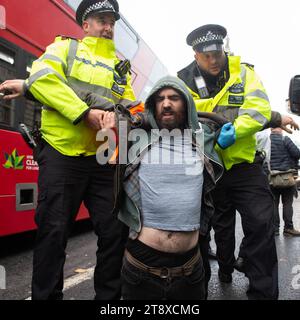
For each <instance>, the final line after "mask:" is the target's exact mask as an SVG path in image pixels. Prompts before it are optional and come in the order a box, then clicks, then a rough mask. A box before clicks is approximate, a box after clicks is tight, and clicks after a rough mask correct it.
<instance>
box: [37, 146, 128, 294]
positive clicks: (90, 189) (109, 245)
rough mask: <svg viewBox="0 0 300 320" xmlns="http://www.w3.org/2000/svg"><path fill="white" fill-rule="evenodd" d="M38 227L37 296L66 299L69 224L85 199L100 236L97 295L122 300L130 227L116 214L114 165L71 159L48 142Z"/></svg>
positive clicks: (41, 164) (41, 159) (41, 157)
mask: <svg viewBox="0 0 300 320" xmlns="http://www.w3.org/2000/svg"><path fill="white" fill-rule="evenodd" d="M38 163H39V168H40V173H39V198H38V207H37V210H36V216H35V221H36V224H37V226H38V230H37V239H36V247H35V250H34V256H33V276H32V299H38V300H46V299H62V297H63V294H62V289H63V268H64V263H65V258H66V253H65V248H66V245H67V240H68V235H69V232H70V227H71V225H72V223H73V222H74V220H75V218H76V215H77V212H78V210H79V207H80V205H81V203H82V201H84V204H85V206H86V207H87V209H88V211H89V214H90V217H91V220H92V223H93V226H94V231H95V233H96V235H97V236H98V250H97V253H96V255H97V263H96V268H95V273H94V287H95V291H96V297H95V298H96V299H100V300H110V299H120V297H121V282H120V270H121V265H122V258H123V253H124V247H125V241H126V238H127V229H126V228H125V227H124V225H123V224H122V223H121V222H119V221H118V220H117V218H116V217H114V216H113V215H112V213H111V212H112V207H113V175H114V169H113V167H111V166H109V165H107V166H101V165H99V164H98V163H97V162H96V157H95V156H92V157H67V156H64V155H62V154H60V153H59V152H58V151H56V150H55V149H54V148H52V147H51V146H50V145H48V144H45V146H44V148H43V149H42V151H41V153H40V154H39V156H38Z"/></svg>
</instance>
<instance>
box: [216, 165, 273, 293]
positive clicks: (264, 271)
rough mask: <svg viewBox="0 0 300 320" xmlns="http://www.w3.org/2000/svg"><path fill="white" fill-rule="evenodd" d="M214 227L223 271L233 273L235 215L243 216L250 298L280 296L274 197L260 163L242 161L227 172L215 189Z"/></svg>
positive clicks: (218, 256)
mask: <svg viewBox="0 0 300 320" xmlns="http://www.w3.org/2000/svg"><path fill="white" fill-rule="evenodd" d="M213 199H214V204H215V215H214V217H213V228H214V231H215V242H216V245H217V259H218V263H219V268H220V271H221V272H223V273H227V274H231V273H232V272H233V263H234V261H235V256H234V251H235V217H236V210H237V211H238V212H239V213H240V215H241V222H242V228H243V232H244V239H243V248H242V251H243V258H244V260H245V275H246V276H247V277H248V279H249V290H248V292H247V293H248V296H249V298H250V299H252V298H253V299H277V298H278V261H277V252H276V246H275V237H274V199H273V195H272V193H271V190H270V187H269V183H268V179H267V176H266V175H265V174H264V172H263V170H262V166H261V164H248V163H243V164H239V165H235V166H233V167H232V168H231V169H230V170H229V171H225V173H224V175H223V177H222V178H221V180H220V181H219V182H218V183H217V186H216V189H215V190H214V192H213Z"/></svg>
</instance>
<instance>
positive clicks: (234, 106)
mask: <svg viewBox="0 0 300 320" xmlns="http://www.w3.org/2000/svg"><path fill="white" fill-rule="evenodd" d="M228 66H229V73H230V77H229V80H228V81H227V82H226V84H225V86H224V87H223V88H222V90H221V91H220V92H219V93H218V94H217V95H216V96H215V97H213V98H208V99H201V97H200V95H199V94H198V93H197V92H195V91H193V90H192V89H191V88H189V90H190V92H191V94H192V95H193V98H194V101H195V104H196V108H197V110H198V111H205V112H216V113H218V114H221V115H223V116H224V117H226V118H227V119H228V120H229V121H231V122H232V123H233V124H234V127H235V130H236V137H237V140H236V142H235V143H234V144H233V145H232V146H230V147H229V148H227V149H225V150H222V149H220V148H219V147H218V146H216V149H217V151H218V153H219V155H220V157H221V158H222V160H223V163H224V166H225V168H226V169H227V170H229V169H230V168H231V167H232V166H233V165H234V164H238V163H242V162H248V163H253V161H254V158H255V152H256V139H255V133H256V132H258V131H260V130H261V129H262V128H263V127H264V126H265V125H266V124H267V123H268V122H269V121H270V119H271V107H270V103H269V99H268V96H267V93H266V90H265V88H264V87H263V84H262V82H261V80H260V79H259V77H258V76H257V74H256V73H255V71H254V70H253V68H252V67H250V66H248V65H244V64H241V62H240V57H237V56H229V57H228ZM190 67H191V66H189V67H187V68H190ZM182 74H184V73H182V72H180V75H179V77H180V78H181V79H182V80H183V81H185V83H187V84H188V83H189V82H190V81H191V79H189V80H188V79H184V78H183V77H182ZM189 74H192V73H191V72H190V73H189Z"/></svg>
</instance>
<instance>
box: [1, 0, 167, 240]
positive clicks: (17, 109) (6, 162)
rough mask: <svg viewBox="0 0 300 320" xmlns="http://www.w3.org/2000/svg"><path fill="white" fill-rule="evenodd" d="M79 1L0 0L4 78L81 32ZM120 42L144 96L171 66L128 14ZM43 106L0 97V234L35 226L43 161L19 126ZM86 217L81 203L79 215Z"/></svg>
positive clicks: (26, 69)
mask: <svg viewBox="0 0 300 320" xmlns="http://www.w3.org/2000/svg"><path fill="white" fill-rule="evenodd" d="M80 2H81V0H38V1H37V0H23V1H20V0H1V4H0V82H3V81H4V80H7V79H14V78H21V79H25V78H27V77H28V75H29V73H30V69H31V65H32V62H33V61H34V60H35V59H36V58H37V57H39V56H40V55H41V54H42V53H43V51H44V50H45V49H46V47H47V46H48V45H49V44H50V43H52V42H53V41H54V38H55V37H56V36H57V35H66V36H72V37H77V38H82V37H83V33H82V30H81V28H80V27H79V26H78V25H77V24H76V20H75V10H76V9H77V7H78V5H79V3H80ZM115 42H116V47H117V51H118V55H119V56H120V58H126V59H129V60H130V61H131V64H132V85H133V88H134V90H135V94H136V97H137V98H138V99H139V100H144V99H145V97H146V96H147V94H148V92H149V91H150V90H151V88H152V86H153V84H154V83H155V82H156V81H157V80H158V79H159V78H161V77H162V76H164V75H166V74H167V69H166V68H165V66H164V65H163V64H162V63H161V62H160V61H159V59H158V58H157V57H156V55H155V54H154V53H153V51H152V50H151V49H150V48H149V46H148V45H147V44H146V43H145V42H144V41H143V39H142V38H141V37H140V36H139V35H138V34H137V33H136V31H135V30H134V29H133V28H132V27H131V26H130V24H129V23H128V21H126V19H125V18H124V17H121V19H120V20H119V21H118V22H117V24H116V30H115ZM40 111H41V106H40V105H38V104H37V103H34V102H32V101H28V100H25V99H17V100H13V101H9V102H6V101H4V100H0V236H5V235H11V234H16V233H20V232H24V231H29V230H33V229H35V228H36V226H35V223H34V209H35V207H36V204H37V194H38V187H37V176H38V166H37V163H36V162H35V161H34V160H33V156H32V150H31V149H30V148H29V147H28V146H27V144H26V143H25V141H24V140H23V138H22V136H21V134H20V133H19V132H18V126H19V123H25V124H26V126H27V127H28V128H29V129H32V128H33V125H34V123H35V122H36V121H38V120H39V119H40ZM87 217H88V214H87V210H86V209H85V208H84V206H82V207H81V209H80V211H79V214H78V219H84V218H87Z"/></svg>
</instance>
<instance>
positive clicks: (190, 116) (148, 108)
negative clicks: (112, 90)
mask: <svg viewBox="0 0 300 320" xmlns="http://www.w3.org/2000/svg"><path fill="white" fill-rule="evenodd" d="M163 88H172V89H175V90H177V91H179V92H180V93H181V94H182V95H183V97H184V98H185V100H186V106H187V121H188V127H187V129H192V132H193V133H195V132H196V131H198V130H199V129H200V126H199V122H198V115H197V111H196V107H195V103H194V100H193V98H192V96H191V94H190V93H189V91H188V89H187V87H186V85H185V83H184V82H183V81H182V80H180V79H178V78H177V77H172V76H166V77H164V78H162V79H161V80H159V81H158V82H157V83H156V84H155V86H154V87H153V89H152V90H151V92H150V94H149V96H148V98H147V99H146V102H145V112H146V114H147V118H148V121H149V123H150V126H151V127H152V128H153V129H158V125H157V123H156V120H155V100H154V97H155V93H157V92H158V91H159V90H161V89H163Z"/></svg>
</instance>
